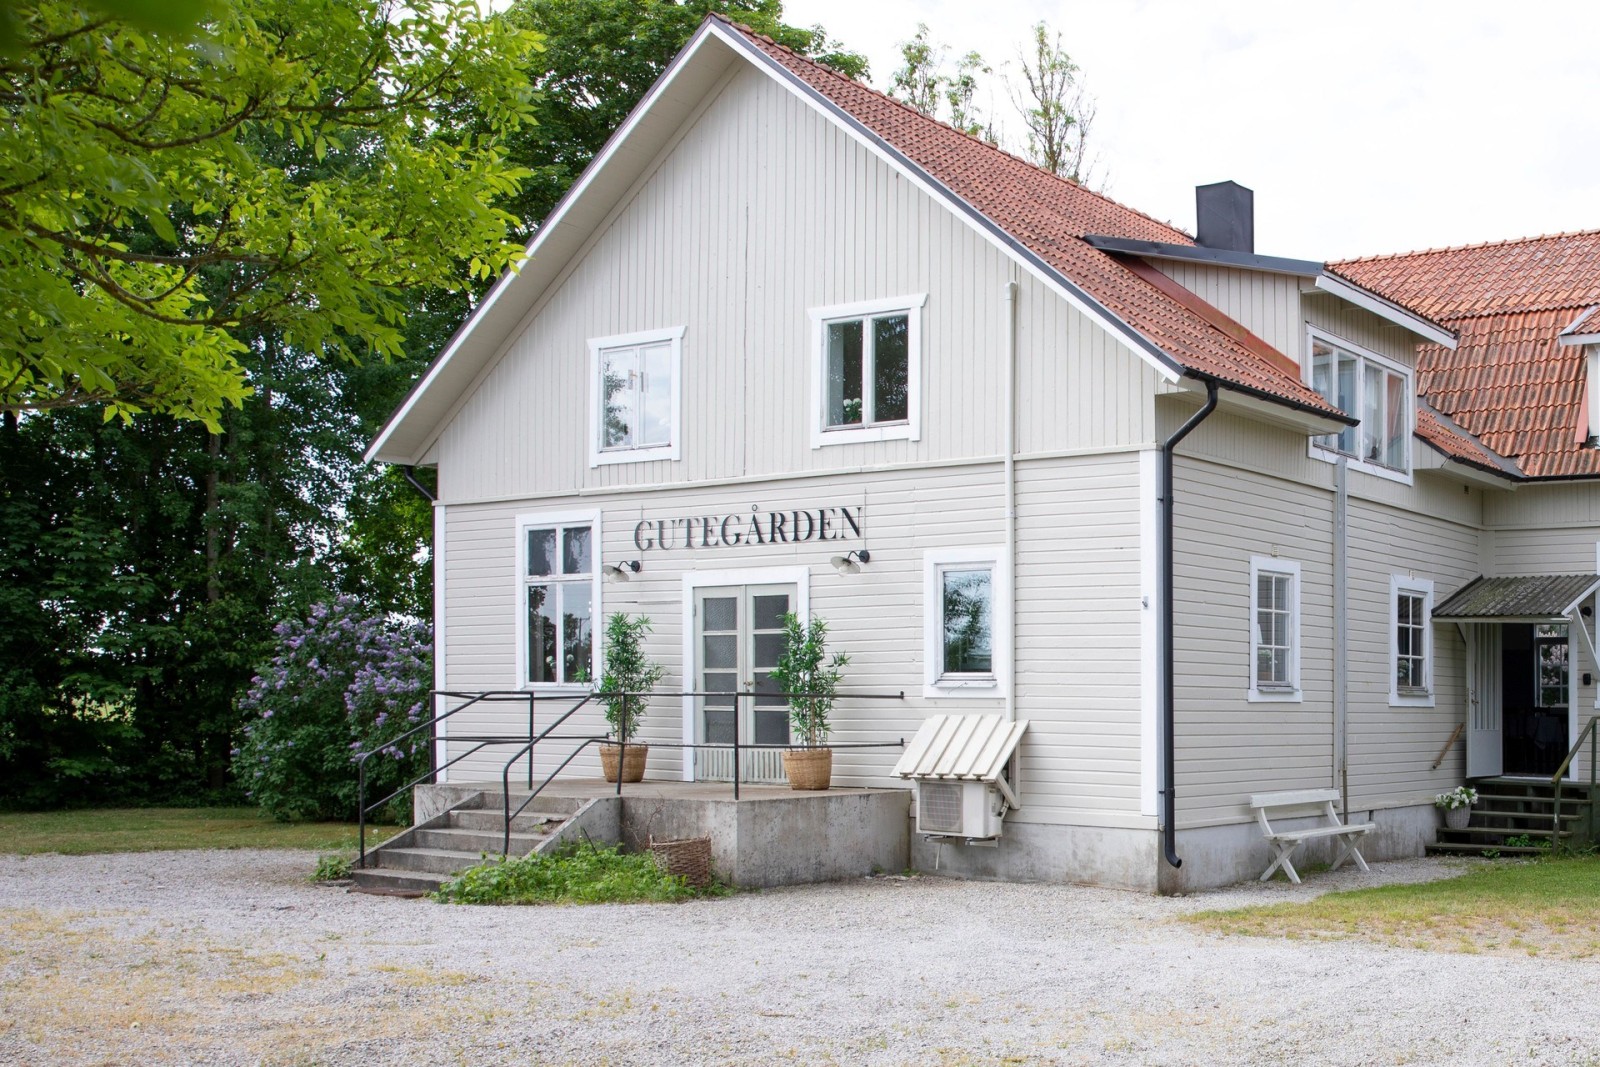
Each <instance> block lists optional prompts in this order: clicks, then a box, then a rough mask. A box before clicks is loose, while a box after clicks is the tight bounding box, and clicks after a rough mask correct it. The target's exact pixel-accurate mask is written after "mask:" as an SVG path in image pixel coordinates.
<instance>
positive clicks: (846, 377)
mask: <svg viewBox="0 0 1600 1067" xmlns="http://www.w3.org/2000/svg"><path fill="white" fill-rule="evenodd" d="M926 301H927V296H926V295H925V294H924V295H919V296H911V297H897V298H894V299H891V300H874V301H870V302H867V303H861V304H848V305H844V306H840V307H831V308H814V309H812V311H811V321H812V325H813V331H814V338H813V349H814V353H815V355H814V357H813V361H814V365H815V367H814V369H815V373H814V375H813V390H812V393H813V402H812V440H811V444H812V447H813V448H818V447H821V446H822V445H825V444H833V443H835V442H840V441H884V440H889V439H892V438H905V439H909V440H912V441H915V440H917V438H918V436H919V432H918V426H919V421H920V420H919V406H920V397H919V395H918V394H919V392H920V388H921V377H922V367H921V364H922V339H921V332H922V329H921V325H922V324H921V319H922V305H923V304H924V303H925V302H926Z"/></svg>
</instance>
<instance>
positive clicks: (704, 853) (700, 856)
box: [650, 837, 711, 889]
mask: <svg viewBox="0 0 1600 1067" xmlns="http://www.w3.org/2000/svg"><path fill="white" fill-rule="evenodd" d="M650 854H651V855H652V856H654V857H655V859H656V867H657V868H659V869H660V871H661V873H662V874H675V875H677V876H678V877H680V878H682V879H683V881H684V883H685V884H686V885H691V886H693V887H694V888H696V889H704V888H705V887H706V886H708V885H710V884H711V838H709V837H686V838H683V839H682V840H680V841H657V840H656V839H655V838H651V839H650Z"/></svg>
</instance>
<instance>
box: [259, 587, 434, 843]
mask: <svg viewBox="0 0 1600 1067" xmlns="http://www.w3.org/2000/svg"><path fill="white" fill-rule="evenodd" d="M273 633H274V634H275V635H276V638H277V646H276V650H275V652H274V654H273V657H272V659H271V660H270V661H268V662H267V663H265V664H263V665H262V666H261V667H260V668H259V669H258V670H257V673H256V676H255V677H254V678H253V679H251V682H250V689H249V691H248V692H247V693H246V694H245V696H244V698H243V699H242V700H241V701H240V710H241V711H242V712H244V713H245V715H246V717H247V720H248V721H247V723H246V725H245V727H244V737H243V740H242V741H241V742H240V744H239V747H238V748H237V749H235V750H234V761H233V766H234V774H235V775H236V776H237V777H238V779H239V782H240V784H242V785H243V786H244V788H245V790H246V792H247V793H248V795H249V796H250V798H251V799H252V800H253V801H254V802H255V803H256V804H257V805H259V806H260V808H261V810H262V811H263V812H266V813H267V814H269V815H272V816H275V817H276V818H279V819H353V818H355V816H356V807H357V799H356V798H357V779H356V763H355V757H356V755H357V754H359V753H361V752H363V751H369V750H373V749H380V751H379V752H378V754H377V755H375V756H373V757H372V758H370V759H369V760H368V761H367V799H368V802H369V803H370V802H371V801H372V800H374V799H377V798H380V797H383V796H385V795H386V794H388V793H390V792H393V791H394V790H395V789H397V788H399V787H400V786H402V785H404V784H405V783H406V782H408V781H410V780H411V779H413V778H415V777H417V776H418V775H419V774H421V773H422V772H423V770H424V769H425V768H426V767H427V759H428V733H427V731H426V730H423V731H419V732H418V733H416V734H413V735H412V736H411V737H409V738H407V739H406V740H405V741H403V742H398V741H397V740H396V739H397V738H399V736H400V735H401V734H403V733H405V732H406V731H407V730H410V729H411V728H412V727H414V726H416V725H417V724H418V723H421V722H424V721H426V719H427V717H428V692H429V690H430V689H431V688H432V677H433V665H432V652H431V645H430V642H429V635H428V628H427V627H426V626H424V625H421V624H418V623H402V622H396V621H392V620H388V619H385V618H383V617H381V616H373V615H368V614H365V613H363V612H362V610H361V608H360V606H359V604H357V602H356V600H355V599H354V598H353V597H340V598H339V599H338V600H336V601H334V602H333V603H332V604H326V605H324V604H319V605H317V606H316V607H314V608H312V610H311V617H310V618H309V619H306V620H305V621H303V622H301V621H290V622H283V623H280V624H279V625H278V626H277V627H276V628H275V629H274V631H273ZM408 803H409V800H408V797H407V796H406V795H405V794H402V795H401V796H400V797H399V798H397V800H396V803H395V806H394V809H391V813H392V814H393V815H394V816H395V817H396V821H400V822H404V823H409V822H410V811H409V809H408V808H406V810H403V811H402V810H395V809H400V808H403V807H405V805H407V804H408Z"/></svg>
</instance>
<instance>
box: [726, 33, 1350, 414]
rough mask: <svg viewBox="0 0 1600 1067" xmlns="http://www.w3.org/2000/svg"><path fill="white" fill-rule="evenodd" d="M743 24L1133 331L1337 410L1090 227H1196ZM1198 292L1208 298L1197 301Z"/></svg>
mask: <svg viewBox="0 0 1600 1067" xmlns="http://www.w3.org/2000/svg"><path fill="white" fill-rule="evenodd" d="M712 17H714V18H719V19H721V21H723V22H726V23H728V25H730V26H733V28H735V29H736V30H738V31H739V32H740V33H742V34H743V35H744V36H745V38H746V39H748V40H749V41H750V42H751V43H752V44H754V45H755V46H756V47H757V48H758V49H760V50H761V51H762V52H763V53H765V54H766V55H767V56H769V57H770V58H771V59H773V60H775V61H776V62H777V63H778V64H780V65H781V66H782V67H783V68H784V69H785V70H787V71H789V72H790V73H791V74H793V75H794V76H795V77H797V78H798V79H800V81H802V82H803V83H804V84H805V85H807V86H809V87H810V88H811V89H813V90H815V91H816V92H818V93H820V94H821V95H822V96H823V97H825V98H826V99H827V100H828V101H830V102H831V103H832V104H833V105H835V106H836V107H838V108H839V109H840V110H841V111H843V112H844V113H845V114H846V115H848V116H849V117H850V118H852V119H854V120H855V121H856V122H857V123H859V124H860V125H861V126H863V127H865V128H866V130H867V131H869V132H870V133H872V134H873V135H875V136H876V137H878V138H879V139H881V140H882V141H883V142H885V143H886V144H887V145H888V146H889V147H890V148H892V149H893V150H894V151H895V152H898V153H899V154H900V155H902V156H904V157H905V158H906V159H908V160H909V161H910V162H911V163H912V164H914V165H915V166H916V167H918V168H920V169H921V170H922V171H923V172H924V173H925V174H927V175H928V176H929V177H930V178H932V179H933V180H934V181H935V182H937V183H939V184H941V185H943V186H944V187H945V188H946V189H948V190H949V191H950V192H952V193H954V194H955V195H956V196H958V197H960V198H961V199H962V200H963V201H965V202H966V203H967V204H968V205H970V206H971V207H972V208H974V209H975V210H976V211H978V212H979V213H981V214H982V215H983V216H984V217H985V218H987V219H988V220H989V221H990V222H991V223H993V224H994V225H995V226H998V227H999V228H1000V229H1001V230H1003V231H1004V232H1005V233H1007V234H1008V235H1010V236H1011V237H1012V238H1013V239H1014V240H1016V241H1018V242H1020V243H1021V244H1022V245H1024V246H1025V247H1026V248H1027V249H1028V250H1029V251H1030V252H1032V253H1033V254H1034V255H1035V256H1037V257H1038V258H1039V259H1040V260H1042V261H1044V263H1046V264H1047V265H1048V266H1049V267H1051V268H1053V269H1054V270H1055V271H1057V272H1058V273H1059V274H1060V275H1062V276H1063V277H1065V278H1066V279H1068V280H1069V281H1070V282H1071V283H1072V284H1074V285H1076V286H1077V287H1078V288H1079V289H1081V290H1083V291H1084V292H1085V293H1087V294H1088V295H1089V296H1090V297H1091V298H1092V299H1093V300H1095V301H1097V302H1098V303H1100V304H1101V305H1102V306H1103V307H1105V308H1106V309H1107V310H1108V311H1110V312H1111V313H1112V314H1113V315H1115V316H1116V317H1117V318H1119V319H1121V320H1122V321H1123V322H1125V323H1127V324H1128V325H1130V326H1132V327H1133V328H1134V329H1135V330H1137V331H1138V332H1139V333H1140V334H1141V335H1143V336H1144V337H1145V338H1146V339H1147V340H1149V341H1151V342H1152V343H1154V344H1155V345H1156V346H1157V347H1158V348H1160V349H1161V351H1163V352H1165V353H1166V354H1167V355H1168V356H1170V357H1171V358H1173V359H1174V360H1176V361H1177V362H1178V363H1179V364H1181V365H1182V366H1183V367H1184V368H1185V369H1186V370H1187V371H1189V372H1191V373H1192V374H1195V375H1198V376H1205V377H1213V378H1216V379H1218V380H1220V381H1221V382H1223V383H1224V384H1232V385H1234V386H1242V387H1243V388H1245V389H1246V390H1249V391H1251V392H1255V393H1260V394H1266V395H1267V396H1270V397H1275V398H1277V399H1279V400H1285V401H1288V402H1290V403H1291V404H1293V405H1296V406H1299V407H1303V408H1309V409H1311V410H1314V411H1318V412H1326V413H1330V414H1338V410H1337V409H1336V408H1334V407H1332V406H1331V405H1329V404H1328V403H1327V402H1326V401H1324V400H1323V399H1322V398H1321V397H1320V396H1318V395H1317V394H1316V393H1314V392H1312V391H1311V389H1310V388H1309V387H1308V386H1306V385H1305V384H1304V383H1303V382H1302V381H1301V380H1300V377H1299V375H1298V374H1295V373H1292V372H1290V371H1286V370H1285V369H1284V366H1283V365H1282V364H1284V363H1287V362H1288V361H1287V359H1285V358H1284V357H1281V356H1280V358H1279V360H1277V361H1275V360H1272V359H1269V358H1265V357H1264V355H1263V354H1262V353H1260V352H1258V351H1256V350H1254V349H1253V348H1252V347H1251V346H1249V345H1247V344H1244V343H1241V342H1240V341H1239V340H1237V339H1236V338H1234V337H1232V336H1230V335H1229V333H1228V332H1226V331H1224V330H1222V329H1219V328H1218V327H1217V326H1215V325H1213V324H1212V323H1211V322H1208V321H1207V320H1206V318H1205V317H1204V316H1202V315H1200V314H1197V313H1196V312H1195V311H1194V310H1193V309H1192V308H1191V307H1187V306H1185V303H1184V302H1183V301H1180V300H1178V299H1175V298H1174V297H1173V296H1172V295H1171V294H1169V293H1168V292H1164V291H1162V289H1160V288H1158V287H1157V286H1155V285H1152V284H1151V283H1150V282H1149V281H1147V280H1146V279H1145V278H1143V277H1140V275H1139V274H1138V273H1137V272H1136V271H1134V270H1132V269H1130V265H1129V264H1128V263H1126V262H1124V261H1123V260H1121V259H1119V258H1117V257H1116V256H1113V255H1110V254H1108V253H1106V252H1102V251H1100V250H1099V249H1096V248H1092V247H1090V246H1089V245H1088V244H1086V243H1085V242H1084V241H1083V240H1082V238H1083V237H1084V236H1085V235H1086V234H1097V235H1103V236H1108V237H1126V238H1131V239H1135V240H1145V241H1158V242H1163V243H1168V244H1193V243H1194V240H1193V238H1191V237H1190V236H1189V235H1188V234H1186V233H1184V232H1183V231H1181V230H1178V229H1176V228H1175V227H1172V226H1169V225H1167V224H1166V223H1163V222H1158V221H1156V220H1155V219H1153V218H1151V217H1150V216H1148V215H1144V214H1141V213H1140V212H1137V211H1134V210H1133V209H1132V208H1128V207H1124V206H1123V205H1121V204H1118V203H1117V202H1115V201H1114V200H1111V199H1109V198H1108V197H1105V196H1102V195H1101V194H1099V193H1096V192H1093V191H1091V190H1089V189H1085V188H1084V187H1083V186H1081V185H1079V184H1078V183H1076V182H1073V181H1069V180H1067V179H1065V178H1060V177H1057V176H1056V175H1054V174H1051V173H1049V172H1048V171H1044V170H1041V169H1039V168H1038V167H1035V166H1033V165H1032V164H1030V163H1027V162H1025V161H1024V160H1021V159H1018V158H1017V157H1016V156H1013V155H1011V154H1010V153H1007V152H1004V151H1001V150H1000V149H999V148H996V147H995V146H994V145H992V144H989V143H988V142H986V141H981V140H979V139H977V138H975V137H970V136H968V135H967V134H964V133H962V132H961V131H959V130H956V129H954V128H952V127H950V126H946V125H945V124H944V123H942V122H937V121H935V120H933V119H931V118H929V117H928V116H926V115H923V114H922V113H921V112H918V111H916V110H914V109H913V108H910V107H908V106H906V105H905V104H902V103H900V102H899V101H898V100H894V99H892V98H891V97H888V96H885V95H884V94H882V93H880V92H877V91H876V90H874V89H871V88H868V87H867V86H865V85H862V84H860V83H858V82H854V81H851V80H850V79H849V78H847V77H845V76H844V75H842V74H839V73H838V72H836V71H833V70H830V69H829V68H827V67H824V66H821V65H820V64H817V63H813V62H812V61H810V60H808V59H806V58H804V57H802V56H799V55H796V54H795V53H794V52H791V51H790V50H789V49H787V48H785V47H783V46H782V45H779V44H777V43H775V42H774V41H772V40H771V39H770V38H768V37H763V36H761V35H760V34H757V33H755V32H753V31H752V30H750V29H749V28H747V27H744V26H740V25H738V24H737V23H733V22H731V21H729V20H727V19H723V18H722V17H721V16H717V15H713V16H712ZM1196 299H1198V298H1196Z"/></svg>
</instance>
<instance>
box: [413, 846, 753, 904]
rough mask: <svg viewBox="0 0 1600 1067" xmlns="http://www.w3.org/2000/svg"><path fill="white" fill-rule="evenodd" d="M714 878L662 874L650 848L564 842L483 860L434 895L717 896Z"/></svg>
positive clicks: (607, 900) (602, 900) (644, 899)
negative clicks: (696, 882)
mask: <svg viewBox="0 0 1600 1067" xmlns="http://www.w3.org/2000/svg"><path fill="white" fill-rule="evenodd" d="M727 892H728V890H727V888H726V887H724V886H719V885H716V884H715V883H713V884H712V885H711V886H709V887H707V888H706V889H691V888H690V887H689V886H687V885H685V884H684V881H683V879H682V878H681V877H678V876H676V875H670V874H663V873H662V872H661V871H660V870H659V869H658V868H657V867H656V863H655V859H654V857H652V856H651V855H650V854H648V853H638V852H623V851H621V850H620V849H618V848H616V847H612V848H594V847H592V846H587V845H568V846H565V847H564V848H562V849H560V850H558V851H556V852H554V853H551V854H549V855H545V856H524V857H521V858H518V859H510V860H498V859H496V860H485V861H484V862H482V863H480V864H478V865H477V866H476V867H472V868H470V869H468V870H465V871H462V872H461V874H459V875H458V876H456V877H455V878H453V879H452V880H450V881H448V882H446V883H445V884H444V885H443V886H441V887H440V888H439V891H438V892H437V893H435V894H434V899H435V900H439V901H442V902H444V903H446V904H640V903H662V902H666V901H674V900H689V899H691V898H693V897H701V896H721V895H723V894H726V893H727Z"/></svg>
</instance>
